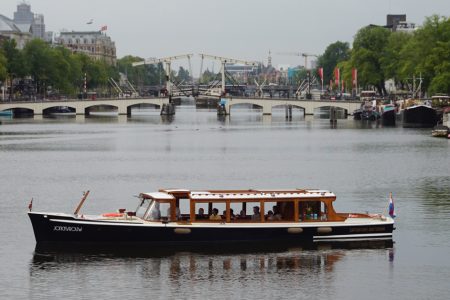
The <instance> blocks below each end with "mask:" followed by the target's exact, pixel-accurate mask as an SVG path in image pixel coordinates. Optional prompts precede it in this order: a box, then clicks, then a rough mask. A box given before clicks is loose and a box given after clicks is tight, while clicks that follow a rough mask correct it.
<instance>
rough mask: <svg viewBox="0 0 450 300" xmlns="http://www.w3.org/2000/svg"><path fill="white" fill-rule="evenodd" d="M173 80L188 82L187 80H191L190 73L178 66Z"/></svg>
mask: <svg viewBox="0 0 450 300" xmlns="http://www.w3.org/2000/svg"><path fill="white" fill-rule="evenodd" d="M175 80H176V81H177V82H183V83H189V82H191V80H192V79H191V75H190V74H189V71H188V70H186V69H184V68H183V67H182V66H180V68H179V69H178V74H177V76H176V78H175Z"/></svg>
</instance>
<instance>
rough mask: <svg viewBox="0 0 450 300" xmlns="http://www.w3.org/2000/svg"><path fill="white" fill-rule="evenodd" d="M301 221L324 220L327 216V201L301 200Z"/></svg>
mask: <svg viewBox="0 0 450 300" xmlns="http://www.w3.org/2000/svg"><path fill="white" fill-rule="evenodd" d="M299 213H300V221H308V220H324V219H325V218H326V209H325V203H323V202H322V201H305V202H299Z"/></svg>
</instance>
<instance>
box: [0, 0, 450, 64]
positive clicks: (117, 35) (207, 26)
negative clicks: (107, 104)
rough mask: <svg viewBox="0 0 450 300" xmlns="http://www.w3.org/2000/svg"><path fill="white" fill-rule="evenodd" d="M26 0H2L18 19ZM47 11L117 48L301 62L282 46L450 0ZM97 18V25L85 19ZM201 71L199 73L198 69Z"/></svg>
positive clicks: (38, 5) (136, 3)
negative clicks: (102, 33)
mask: <svg viewBox="0 0 450 300" xmlns="http://www.w3.org/2000/svg"><path fill="white" fill-rule="evenodd" d="M20 2H22V0H1V1H0V14H3V15H5V16H7V17H10V18H12V17H13V14H14V11H16V6H17V4H18V3H20ZM27 2H28V3H29V4H31V10H32V11H33V12H34V13H39V14H43V15H44V17H45V24H46V30H47V31H55V32H58V31H61V30H62V29H67V30H98V29H99V28H100V27H101V26H102V25H107V26H108V31H107V34H108V35H109V36H110V37H111V38H112V39H113V40H114V41H115V42H116V47H117V55H118V57H119V58H120V57H122V56H124V55H128V54H131V55H137V56H141V57H164V56H172V55H178V54H184V53H207V54H214V55H220V56H226V57H232V58H240V59H246V60H257V61H264V62H265V63H267V56H268V52H269V49H270V50H271V51H272V53H274V54H273V55H272V62H273V64H274V65H277V64H284V63H287V64H293V65H294V64H302V65H303V59H302V58H300V57H293V56H292V57H290V56H281V55H276V54H275V53H277V52H308V53H314V54H322V53H323V52H324V50H325V48H326V47H327V46H328V45H329V44H330V43H333V42H335V41H337V40H340V41H347V42H350V43H351V42H352V40H353V36H354V35H355V33H356V32H357V30H358V29H359V28H361V27H363V26H365V25H368V24H380V25H384V24H385V23H386V15H387V14H406V15H407V20H408V21H409V22H414V23H416V24H419V25H420V24H422V22H423V21H424V19H425V17H426V16H430V15H432V14H439V15H443V16H447V17H448V16H450V1H449V0H428V1H424V0H309V1H304V0H291V1H289V0H273V1H266V0H222V1H217V0H191V1H188V0H159V1H156V0H128V1H123V0H119V1H112V0H78V1H74V0H28V1H27ZM90 19H93V20H94V22H93V24H92V25H87V24H86V23H87V22H88V21H89V20H90ZM194 73H197V72H195V71H194Z"/></svg>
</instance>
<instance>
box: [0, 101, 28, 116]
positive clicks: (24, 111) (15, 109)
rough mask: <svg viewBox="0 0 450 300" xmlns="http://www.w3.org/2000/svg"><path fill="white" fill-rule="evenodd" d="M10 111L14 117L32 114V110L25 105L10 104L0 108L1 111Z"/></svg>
mask: <svg viewBox="0 0 450 300" xmlns="http://www.w3.org/2000/svg"><path fill="white" fill-rule="evenodd" d="M7 110H9V111H11V112H12V114H13V116H14V117H29V116H33V115H34V110H33V109H31V108H29V107H27V106H26V105H21V104H20V105H17V106H16V105H14V104H13V105H10V106H6V107H3V108H2V111H7Z"/></svg>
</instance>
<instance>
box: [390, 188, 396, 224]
mask: <svg viewBox="0 0 450 300" xmlns="http://www.w3.org/2000/svg"><path fill="white" fill-rule="evenodd" d="M389 215H390V216H391V218H395V216H396V215H395V208H394V198H392V193H389Z"/></svg>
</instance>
